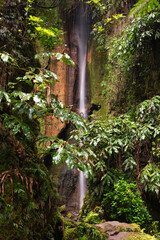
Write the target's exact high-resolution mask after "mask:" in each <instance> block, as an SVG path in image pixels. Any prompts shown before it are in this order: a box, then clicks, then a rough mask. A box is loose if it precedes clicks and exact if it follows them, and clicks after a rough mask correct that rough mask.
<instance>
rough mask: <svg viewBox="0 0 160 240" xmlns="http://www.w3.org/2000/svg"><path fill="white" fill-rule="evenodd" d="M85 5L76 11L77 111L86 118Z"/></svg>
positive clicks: (83, 181) (82, 187)
mask: <svg viewBox="0 0 160 240" xmlns="http://www.w3.org/2000/svg"><path fill="white" fill-rule="evenodd" d="M86 10H87V6H86V4H85V3H81V5H80V8H79V13H78V23H79V24H78V62H79V74H78V79H79V113H80V114H81V115H82V116H83V117H84V118H87V111H86V61H87V42H88V18H87V11H86ZM79 186H80V189H79V191H80V208H81V207H82V205H83V198H84V195H85V191H86V179H85V177H84V174H83V172H82V171H80V174H79Z"/></svg>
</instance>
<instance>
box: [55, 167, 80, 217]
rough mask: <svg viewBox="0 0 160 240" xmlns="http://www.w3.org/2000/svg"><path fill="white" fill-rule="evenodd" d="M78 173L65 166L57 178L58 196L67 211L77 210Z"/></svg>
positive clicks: (74, 169)
mask: <svg viewBox="0 0 160 240" xmlns="http://www.w3.org/2000/svg"><path fill="white" fill-rule="evenodd" d="M78 180H79V172H78V170H77V169H76V167H74V168H73V169H72V170H71V169H69V168H68V166H67V165H66V166H65V167H64V168H63V169H62V171H61V173H60V176H59V194H60V196H61V199H62V204H65V205H66V208H67V211H73V212H76V211H78V210H79V201H78V199H79V186H78V185H79V184H78V182H79V181H78Z"/></svg>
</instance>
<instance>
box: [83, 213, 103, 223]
mask: <svg viewBox="0 0 160 240" xmlns="http://www.w3.org/2000/svg"><path fill="white" fill-rule="evenodd" d="M84 221H85V222H87V223H90V224H96V223H100V218H99V214H98V213H96V212H93V211H91V212H89V213H88V214H87V216H86V217H85V219H84Z"/></svg>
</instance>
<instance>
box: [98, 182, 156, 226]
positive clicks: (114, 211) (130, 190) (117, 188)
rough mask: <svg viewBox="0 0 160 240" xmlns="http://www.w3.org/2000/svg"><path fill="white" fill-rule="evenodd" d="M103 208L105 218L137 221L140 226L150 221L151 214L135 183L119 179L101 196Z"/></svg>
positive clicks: (128, 221)
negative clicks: (110, 189) (111, 188)
mask: <svg viewBox="0 0 160 240" xmlns="http://www.w3.org/2000/svg"><path fill="white" fill-rule="evenodd" d="M102 205H103V209H104V212H105V218H106V219H107V220H117V219H118V220H119V221H120V222H127V223H137V224H138V225H140V226H141V227H142V228H144V227H147V226H149V225H150V223H151V215H150V214H149V213H148V210H147V207H146V206H144V202H143V200H142V198H141V196H140V193H139V191H138V190H137V186H136V184H133V183H127V181H125V180H124V179H122V180H119V181H118V183H117V184H115V185H114V188H113V190H112V191H109V192H108V193H106V194H105V195H104V198H103V202H102Z"/></svg>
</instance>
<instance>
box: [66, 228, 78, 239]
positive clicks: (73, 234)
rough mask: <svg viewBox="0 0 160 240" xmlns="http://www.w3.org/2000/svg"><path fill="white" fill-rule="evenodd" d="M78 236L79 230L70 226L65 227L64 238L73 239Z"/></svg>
mask: <svg viewBox="0 0 160 240" xmlns="http://www.w3.org/2000/svg"><path fill="white" fill-rule="evenodd" d="M76 236H77V230H76V228H68V229H65V231H64V237H63V239H64V240H71V239H75V238H76Z"/></svg>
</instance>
